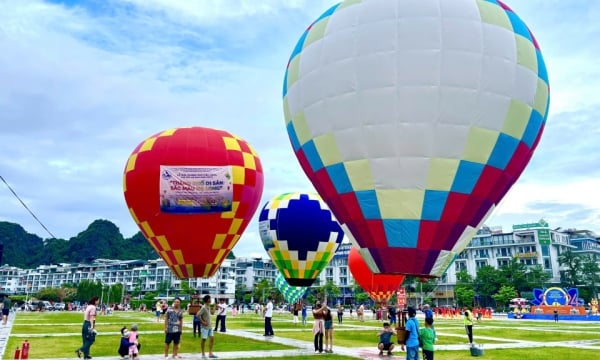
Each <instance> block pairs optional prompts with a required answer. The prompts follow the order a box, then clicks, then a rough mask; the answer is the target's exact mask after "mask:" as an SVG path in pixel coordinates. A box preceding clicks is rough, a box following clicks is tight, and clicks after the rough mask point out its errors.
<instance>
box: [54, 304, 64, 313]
mask: <svg viewBox="0 0 600 360" xmlns="http://www.w3.org/2000/svg"><path fill="white" fill-rule="evenodd" d="M53 308H54V310H56V311H64V310H65V303H62V302H57V303H54V306H53Z"/></svg>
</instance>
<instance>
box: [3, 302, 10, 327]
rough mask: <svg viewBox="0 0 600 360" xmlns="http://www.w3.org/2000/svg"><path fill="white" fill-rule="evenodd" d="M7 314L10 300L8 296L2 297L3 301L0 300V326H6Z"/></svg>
mask: <svg viewBox="0 0 600 360" xmlns="http://www.w3.org/2000/svg"><path fill="white" fill-rule="evenodd" d="M9 314H10V298H9V297H8V295H4V299H2V325H6V323H7V321H8V315H9Z"/></svg>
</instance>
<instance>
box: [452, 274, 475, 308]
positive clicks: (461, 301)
mask: <svg viewBox="0 0 600 360" xmlns="http://www.w3.org/2000/svg"><path fill="white" fill-rule="evenodd" d="M454 296H455V297H456V302H457V303H458V306H472V305H473V299H474V298H475V290H474V288H473V278H472V277H471V275H469V273H468V272H467V271H466V270H461V271H459V272H458V273H456V286H455V287H454Z"/></svg>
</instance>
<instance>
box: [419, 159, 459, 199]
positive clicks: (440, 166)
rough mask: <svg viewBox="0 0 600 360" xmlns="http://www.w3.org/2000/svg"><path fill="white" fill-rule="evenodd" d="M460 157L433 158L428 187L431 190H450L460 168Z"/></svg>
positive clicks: (430, 165) (430, 161)
mask: <svg viewBox="0 0 600 360" xmlns="http://www.w3.org/2000/svg"><path fill="white" fill-rule="evenodd" d="M459 163H460V160H458V159H444V158H432V159H430V160H429V172H428V177H427V184H426V188H427V189H429V190H439V191H450V189H451V188H452V183H453V182H454V178H455V177H456V171H457V170H458V164H459Z"/></svg>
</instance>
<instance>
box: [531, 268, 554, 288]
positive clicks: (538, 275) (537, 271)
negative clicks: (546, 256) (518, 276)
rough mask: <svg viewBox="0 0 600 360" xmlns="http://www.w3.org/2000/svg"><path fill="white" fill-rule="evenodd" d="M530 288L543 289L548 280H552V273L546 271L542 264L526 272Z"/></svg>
mask: <svg viewBox="0 0 600 360" xmlns="http://www.w3.org/2000/svg"><path fill="white" fill-rule="evenodd" d="M526 277H527V283H528V285H529V290H533V289H543V288H544V287H545V284H546V282H548V280H550V274H548V273H547V272H545V271H544V269H543V268H542V266H541V265H538V266H534V267H532V268H530V269H529V270H528V271H527V274H526Z"/></svg>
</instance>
